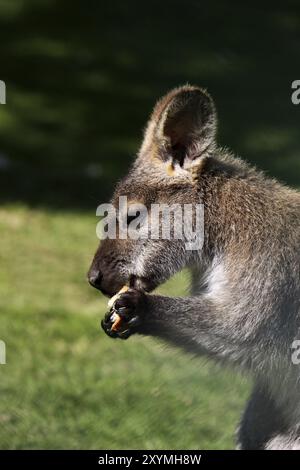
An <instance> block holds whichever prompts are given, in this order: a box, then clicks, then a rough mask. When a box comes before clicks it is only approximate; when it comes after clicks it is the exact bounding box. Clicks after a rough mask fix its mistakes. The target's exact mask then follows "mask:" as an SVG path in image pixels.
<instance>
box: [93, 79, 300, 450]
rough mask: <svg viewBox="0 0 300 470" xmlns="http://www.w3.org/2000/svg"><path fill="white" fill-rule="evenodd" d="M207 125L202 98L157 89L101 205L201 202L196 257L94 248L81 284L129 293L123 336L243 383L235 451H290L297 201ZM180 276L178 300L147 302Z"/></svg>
mask: <svg viewBox="0 0 300 470" xmlns="http://www.w3.org/2000/svg"><path fill="white" fill-rule="evenodd" d="M216 127H217V118H216V111H215V106H214V103H213V100H212V98H211V97H210V95H209V94H208V93H207V92H206V91H205V90H203V89H201V88H198V87H194V86H189V85H187V86H183V87H179V88H176V89H174V90H172V91H171V92H169V93H168V94H167V95H166V96H164V97H163V98H162V99H161V100H160V101H158V103H157V104H156V106H155V108H154V111H153V113H152V116H151V118H150V121H149V123H148V125H147V127H146V130H145V136H144V141H143V144H142V146H141V149H140V151H139V153H138V155H137V158H136V160H135V162H134V164H133V166H132V168H131V170H130V171H129V174H128V176H126V177H125V178H124V179H123V181H121V182H120V183H119V184H118V185H117V188H116V191H115V194H114V197H113V200H112V203H113V204H114V205H115V206H117V204H118V199H119V197H120V196H127V198H128V201H129V204H130V203H136V202H139V203H143V204H144V205H145V206H147V208H149V210H150V206H151V204H153V203H158V204H181V205H182V204H193V205H195V204H199V203H200V204H203V207H204V241H203V246H202V248H201V249H199V250H197V251H195V250H186V246H185V241H184V240H179V239H178V240H176V239H174V240H165V239H155V240H153V239H151V238H149V239H140V240H139V239H137V240H132V239H126V240H123V239H120V238H118V237H117V239H115V240H111V239H106V240H104V241H103V242H102V243H101V244H100V246H99V249H98V251H97V252H96V254H95V257H94V260H93V262H92V265H91V268H90V271H89V274H88V279H89V282H90V283H91V284H92V285H93V286H94V287H96V288H97V289H100V290H101V291H102V292H103V293H104V294H106V295H107V296H110V297H111V296H113V295H115V294H116V293H117V292H118V291H119V290H120V288H121V287H122V286H123V285H125V284H128V283H129V284H130V289H129V290H128V291H127V292H125V293H123V294H122V295H120V297H119V298H118V300H117V301H116V303H115V309H116V311H117V312H118V314H119V315H120V317H121V318H123V319H124V320H126V322H127V325H128V330H129V332H130V334H132V333H140V334H145V335H154V336H157V337H160V338H163V339H164V340H167V341H171V342H172V343H174V344H175V345H181V346H183V347H185V348H187V349H188V350H191V351H193V352H194V353H199V354H205V355H208V356H210V357H215V358H216V359H218V360H221V361H226V362H229V363H232V364H233V365H237V366H239V367H240V368H242V369H243V370H246V371H249V372H250V373H251V374H252V376H253V378H254V381H255V386H254V390H253V392H252V395H251V397H250V400H249V403H248V405H247V407H246V410H245V412H244V414H243V416H242V419H241V423H240V426H239V430H238V448H240V449H300V368H299V365H297V364H294V363H293V361H292V344H293V342H294V340H296V339H300V263H299V261H300V259H299V243H300V193H299V192H297V191H296V190H293V189H290V188H288V187H286V186H284V185H282V184H280V183H278V182H277V181H275V180H273V179H270V178H268V177H266V176H265V175H264V174H263V173H262V172H260V171H258V170H256V169H255V168H253V167H251V166H250V165H249V164H247V163H246V162H244V161H241V160H240V159H239V158H236V157H234V156H233V155H232V154H231V153H230V152H229V151H227V150H224V149H222V148H220V147H219V146H218V145H217V143H216ZM129 219H130V218H129ZM130 220H131V219H130ZM130 220H129V221H128V223H129V222H130ZM184 267H189V268H190V269H191V272H192V293H191V296H190V297H187V298H169V297H164V296H160V295H154V294H151V295H150V294H149V293H150V292H151V291H152V290H154V289H155V288H156V287H157V286H158V285H160V284H161V283H163V282H164V281H166V280H167V279H168V278H170V276H172V275H173V274H175V273H176V272H178V271H180V270H181V269H183V268H184ZM108 324H109V323H108V322H107V321H104V322H103V328H104V329H105V330H106V331H107V333H108V334H110V333H111V331H109V326H108ZM114 336H120V337H122V335H121V334H118V333H117V332H114ZM127 336H128V335H127Z"/></svg>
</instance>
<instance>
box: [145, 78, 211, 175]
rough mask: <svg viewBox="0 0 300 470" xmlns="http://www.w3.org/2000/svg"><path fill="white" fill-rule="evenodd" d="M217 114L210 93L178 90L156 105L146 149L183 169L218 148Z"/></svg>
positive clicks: (186, 88) (181, 88) (193, 88)
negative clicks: (150, 148) (153, 149)
mask: <svg viewBox="0 0 300 470" xmlns="http://www.w3.org/2000/svg"><path fill="white" fill-rule="evenodd" d="M216 124H217V118H216V111H215V106H214V103H213V100H212V98H211V97H210V96H209V94H208V93H207V92H206V91H204V90H202V89H200V88H197V87H194V86H189V85H187V86H183V87H180V88H176V89H175V90H172V91H171V92H170V93H168V94H167V95H166V96H164V97H163V98H162V99H161V100H160V101H159V102H158V103H157V104H156V106H155V108H154V111H153V114H152V116H151V119H150V122H149V125H148V128H147V130H146V134H145V141H144V145H143V147H144V148H145V147H146V146H147V147H149V145H150V146H153V147H155V148H156V149H157V153H158V155H157V156H159V157H160V158H162V160H164V161H167V160H170V159H172V161H173V163H174V165H175V164H179V165H180V166H181V167H185V166H189V165H191V164H195V163H196V160H200V159H201V158H203V157H204V156H207V155H209V153H210V151H211V150H212V149H213V148H214V145H215V134H216Z"/></svg>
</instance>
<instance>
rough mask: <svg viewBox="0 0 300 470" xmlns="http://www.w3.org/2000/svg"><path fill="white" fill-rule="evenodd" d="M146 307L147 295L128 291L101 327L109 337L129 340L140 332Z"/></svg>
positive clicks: (119, 299)
mask: <svg viewBox="0 0 300 470" xmlns="http://www.w3.org/2000/svg"><path fill="white" fill-rule="evenodd" d="M146 307H147V296H146V294H145V293H144V292H142V291H140V290H137V289H128V290H127V292H124V293H122V294H120V295H119V297H118V298H117V300H116V301H115V303H114V304H113V307H112V309H111V310H110V312H108V313H107V314H106V315H105V318H104V320H102V322H101V326H102V328H103V329H104V331H105V333H106V334H107V335H108V336H110V337H112V338H121V339H127V338H129V336H131V335H132V334H133V333H136V332H138V331H139V330H140V328H141V326H142V324H143V321H144V315H145V312H146ZM116 318H118V320H117V321H116Z"/></svg>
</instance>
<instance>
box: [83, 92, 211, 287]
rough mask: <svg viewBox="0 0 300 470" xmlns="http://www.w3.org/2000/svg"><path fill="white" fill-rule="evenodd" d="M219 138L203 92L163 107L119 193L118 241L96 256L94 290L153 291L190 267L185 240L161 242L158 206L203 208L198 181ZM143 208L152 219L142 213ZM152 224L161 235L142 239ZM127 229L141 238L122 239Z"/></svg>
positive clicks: (171, 98)
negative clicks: (125, 288)
mask: <svg viewBox="0 0 300 470" xmlns="http://www.w3.org/2000/svg"><path fill="white" fill-rule="evenodd" d="M215 132H216V114H215V108H214V104H213V101H212V99H211V98H210V96H209V95H208V94H207V93H206V92H205V91H204V90H201V89H200V88H197V87H193V86H184V87H180V88H176V89H174V90H172V91H171V92H170V93H168V94H167V95H166V96H164V97H163V98H162V99H161V100H160V101H158V103H157V104H156V106H155V107H154V110H153V113H152V116H151V118H150V120H149V123H148V125H147V128H146V131H145V137H144V141H143V143H142V146H141V149H140V151H139V153H138V156H137V158H136V161H135V162H134V164H133V166H132V168H131V169H130V171H129V173H128V175H127V176H126V177H125V178H124V179H123V180H122V181H121V182H120V183H119V184H118V185H117V188H116V190H115V193H114V196H113V199H112V204H113V206H114V207H115V208H116V213H117V221H116V228H117V230H116V236H115V237H114V239H109V238H107V239H105V240H103V241H102V242H101V244H100V246H99V248H98V250H97V252H96V254H95V257H94V260H93V262H92V265H91V268H90V270H89V274H88V279H89V282H90V283H91V284H92V285H93V286H94V287H96V288H98V289H100V290H101V291H102V292H103V293H104V294H106V295H109V296H112V295H114V294H115V293H116V292H118V291H119V290H120V288H121V287H122V286H123V285H124V284H128V283H130V284H131V286H132V287H137V288H143V289H145V290H146V291H151V290H153V289H154V288H155V287H157V286H158V285H159V284H161V283H162V282H164V281H165V280H167V279H168V278H169V277H170V276H171V275H173V274H175V273H176V272H177V271H179V270H181V269H182V268H183V267H185V266H186V265H188V264H189V263H190V262H191V260H192V257H193V252H192V251H187V250H186V244H185V240H184V239H176V237H174V236H173V237H171V239H165V238H164V237H162V236H161V235H162V233H161V227H160V224H162V219H163V218H162V217H158V218H156V219H154V218H152V217H151V215H152V213H153V207H154V206H153V204H154V205H157V204H159V205H163V204H167V205H168V206H169V207H170V206H172V205H174V204H177V205H180V206H181V207H182V206H183V205H186V204H192V205H195V204H198V203H199V194H198V192H197V175H199V173H200V172H201V168H203V167H204V165H205V164H206V161H207V159H208V158H209V156H210V155H211V154H212V153H213V152H214V149H215V145H216V144H215ZM122 196H123V198H122V199H123V200H125V198H124V196H126V197H127V201H128V209H129V210H128V212H127V211H125V213H124V211H122V210H118V209H119V206H120V197H122ZM141 204H142V205H143V206H145V207H146V208H147V213H148V219H147V216H146V217H145V214H143V213H142V210H139V209H140V205H141ZM150 218H151V224H150V226H151V233H153V230H152V229H154V228H156V229H158V232H157V231H156V234H159V236H158V237H157V236H156V237H153V236H147V234H146V233H144V234H143V235H142V233H143V224H144V223H145V221H146V219H147V221H148V222H149V220H150ZM126 224H127V225H128V226H130V227H132V226H134V227H137V228H139V230H140V234H141V236H140V237H139V238H138V239H132V238H131V237H127V238H126V237H121V236H120V232H119V228H120V225H122V227H124V225H126ZM155 224H156V225H157V226H156V227H154V225H155ZM145 225H146V224H145ZM148 228H149V224H148ZM173 230H174V229H173ZM144 232H145V231H144ZM147 233H148V232H147ZM123 238H126V239H123ZM153 238H154V239H153Z"/></svg>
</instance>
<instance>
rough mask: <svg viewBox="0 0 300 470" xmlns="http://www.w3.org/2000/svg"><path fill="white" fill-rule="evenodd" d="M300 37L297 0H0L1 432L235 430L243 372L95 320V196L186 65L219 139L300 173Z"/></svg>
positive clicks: (126, 434) (210, 440) (109, 437)
mask: <svg viewBox="0 0 300 470" xmlns="http://www.w3.org/2000/svg"><path fill="white" fill-rule="evenodd" d="M299 39H300V5H299V2H298V1H297V0H294V1H290V0H286V1H285V2H278V1H276V0H274V1H273V2H272V3H270V6H269V7H268V2H265V4H264V2H261V1H259V2H258V1H255V0H254V1H251V2H250V1H246V2H238V1H234V0H231V1H217V0H211V1H210V2H203V1H197V0H188V1H186V2H182V1H177V0H172V1H170V0H166V1H164V2H159V1H157V0H153V1H150V2H147V5H144V4H143V3H142V2H140V1H137V0H132V1H128V2H122V1H121V0H110V1H109V2H107V1H104V0H102V1H95V0H89V1H86V2H82V1H81V2H79V1H71V0H59V1H58V0H57V1H54V0H1V1H0V64H1V67H0V79H1V80H4V81H5V83H6V87H7V89H6V93H7V96H6V101H7V103H6V104H5V105H0V233H1V248H0V340H3V341H5V343H6V348H7V364H6V365H1V366H0V448H2V449H8V448H46V449H50V448H56V449H59V448H84V449H93V448H98V449H115V448H118V449H126V448H129V449H133V448H137V449H138V448H140V449H142V448H144V449H151V448H152V449H155V448H157V449H178V448H182V449H189V448H194V449H201V448H206V449H223V448H232V447H234V430H235V427H236V425H237V422H238V419H239V415H240V412H241V410H242V408H243V405H244V403H245V400H246V398H247V396H248V394H249V390H250V386H251V384H250V383H249V381H248V380H246V379H245V378H242V377H240V376H238V375H237V374H236V373H233V372H230V371H229V370H224V368H222V369H221V368H220V367H219V366H215V365H214V364H211V363H210V362H207V361H204V360H200V359H199V358H192V357H191V356H190V355H188V354H186V353H183V352H182V351H176V350H175V349H173V348H171V347H168V346H165V345H163V344H161V343H160V342H159V341H156V340H154V339H153V340H152V339H147V340H146V339H144V338H131V339H130V341H128V342H124V343H123V342H116V341H111V340H109V339H108V338H107V337H105V336H104V334H103V332H102V331H100V329H99V323H100V319H101V317H102V316H103V314H104V312H105V310H106V300H105V299H104V298H103V297H102V296H101V295H100V294H99V293H97V292H96V291H95V290H93V289H92V288H90V287H89V286H88V285H87V283H86V279H85V276H86V272H87V270H88V267H89V264H90V262H91V258H92V256H93V253H94V251H95V249H96V247H97V243H98V241H97V238H96V234H95V229H96V224H97V222H98V220H97V218H96V216H95V211H96V207H97V205H98V204H100V203H102V202H106V201H107V200H108V198H109V196H110V194H111V192H112V189H113V186H114V184H115V182H116V181H117V180H118V179H119V178H120V177H121V176H122V175H123V174H125V173H126V170H127V168H128V165H129V163H130V162H131V161H132V159H133V157H134V155H135V152H136V151H137V149H138V146H139V142H140V140H141V137H142V130H143V127H144V125H145V123H146V120H147V118H148V116H149V113H150V111H151V108H152V106H153V105H154V103H155V101H156V100H157V99H158V98H159V97H160V96H161V95H162V94H164V93H165V92H167V91H168V90H169V89H170V88H172V87H174V86H177V85H179V84H184V83H186V82H189V83H191V84H197V85H201V86H203V87H206V88H207V89H208V90H209V92H210V93H211V94H212V95H213V97H214V98H215V101H216V104H217V109H218V114H219V121H220V123H219V133H218V136H219V142H220V143H221V144H222V145H226V146H228V147H229V148H231V149H232V150H234V151H235V152H236V153H237V154H239V155H240V156H242V157H243V158H246V159H247V160H249V161H250V162H253V163H255V164H257V165H258V166H259V167H261V168H263V169H265V170H266V172H267V173H268V174H269V175H272V176H275V177H277V178H279V179H280V180H282V181H284V182H286V183H288V184H290V185H293V186H298V185H299V183H300V139H299V118H300V106H295V105H293V104H292V102H291V94H292V90H291V83H292V81H294V80H296V79H300V76H299V74H300V54H299V45H300V44H299ZM187 287H188V274H187V273H181V274H179V275H178V276H176V277H175V278H174V279H172V280H171V281H170V282H168V283H167V284H166V285H165V286H163V287H162V288H161V289H160V291H161V292H163V293H165V294H168V295H174V294H176V295H178V294H181V295H184V294H185V293H186V291H187Z"/></svg>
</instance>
